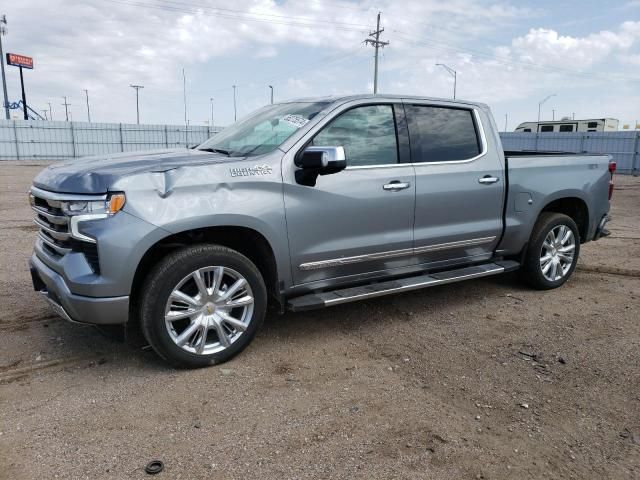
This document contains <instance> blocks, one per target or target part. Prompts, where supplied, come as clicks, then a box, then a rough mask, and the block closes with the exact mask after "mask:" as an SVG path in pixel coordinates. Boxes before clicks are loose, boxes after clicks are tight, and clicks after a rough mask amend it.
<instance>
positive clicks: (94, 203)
mask: <svg viewBox="0 0 640 480" xmlns="http://www.w3.org/2000/svg"><path fill="white" fill-rule="evenodd" d="M125 201H126V198H125V196H124V193H112V194H110V195H109V196H108V197H107V198H106V199H105V200H91V201H85V200H70V201H63V202H61V203H60V208H61V209H62V211H63V212H64V213H65V215H68V216H69V217H71V219H70V221H69V227H70V230H71V236H72V237H73V238H75V239H77V240H83V241H85V242H91V243H96V240H95V238H91V237H89V236H88V235H85V234H84V233H82V232H80V229H79V226H78V224H79V223H80V222H84V221H87V220H100V219H103V218H108V217H110V216H112V215H115V214H116V213H118V212H119V211H120V210H122V207H124V204H125Z"/></svg>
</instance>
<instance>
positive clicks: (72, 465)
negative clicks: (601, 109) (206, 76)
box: [0, 162, 640, 479]
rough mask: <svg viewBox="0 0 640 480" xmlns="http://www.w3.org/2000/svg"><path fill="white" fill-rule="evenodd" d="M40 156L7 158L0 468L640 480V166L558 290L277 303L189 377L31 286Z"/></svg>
mask: <svg viewBox="0 0 640 480" xmlns="http://www.w3.org/2000/svg"><path fill="white" fill-rule="evenodd" d="M40 168H42V167H41V166H39V165H36V166H33V165H27V164H24V163H23V164H17V163H15V162H3V163H2V164H0V251H1V252H2V262H1V264H0V298H2V308H1V309H0V332H1V334H0V351H1V352H2V353H1V355H0V452H2V453H1V455H0V478H8V479H9V478H10V479H19V478H34V479H38V478H65V479H66V478H87V479H99V478H114V479H121V478H133V479H136V478H148V475H147V474H146V473H145V471H144V468H145V466H146V465H147V464H148V463H149V462H150V461H152V460H156V459H159V460H162V462H163V463H164V471H163V472H161V473H160V474H158V475H157V476H156V477H155V478H172V479H175V478H184V479H192V478H212V479H218V478H219V479H236V478H237V479H246V478H260V479H283V478H300V479H303V478H363V479H372V478H384V479H387V478H415V479H463V478H485V479H496V478H517V479H539V478H576V479H603V478H620V479H630V478H639V477H640V446H639V445H638V437H639V436H640V433H639V432H640V368H639V367H640V348H639V347H640V322H638V318H640V315H639V310H640V308H639V307H640V302H639V299H638V297H639V296H640V260H639V259H640V240H639V239H640V208H639V207H640V180H639V179H637V178H632V177H621V176H618V177H617V183H618V184H619V185H621V188H620V190H619V191H616V192H615V194H614V204H613V212H612V213H613V215H614V220H613V222H612V223H611V230H612V232H613V235H612V237H613V238H607V239H603V240H601V241H599V242H595V243H591V244H588V245H586V246H585V248H584V249H583V250H582V258H581V261H580V264H579V266H580V269H578V270H577V271H576V273H575V274H574V276H573V278H572V279H571V280H570V281H569V282H568V283H567V284H566V285H565V286H564V287H562V288H560V289H558V290H553V291H549V292H538V291H533V290H530V289H528V288H526V287H525V286H523V285H522V284H520V283H519V282H518V280H517V277H516V276H515V275H513V274H509V275H504V276H500V277H493V278H487V279H480V280H475V281H469V282H464V283H459V284H452V285H448V286H442V287H436V288H432V289H428V290H424V291H418V292H412V293H407V294H402V295H396V296H390V297H384V298H379V299H375V300H371V301H365V302H360V303H353V304H347V305H343V306H340V307H334V308H330V309H325V310H319V311H312V312H307V313H299V314H292V313H288V314H286V315H284V316H278V315H275V314H271V315H270V316H269V317H268V318H267V320H266V322H265V326H264V328H263V330H262V331H261V332H260V334H259V335H258V337H257V338H256V340H255V341H254V342H253V344H252V345H251V346H250V347H249V348H248V349H247V350H246V351H245V352H244V353H243V354H241V355H240V356H239V357H237V358H235V359H233V360H232V361H230V362H228V363H226V364H224V365H223V366H220V367H211V368H206V369H201V370H174V369H171V368H168V367H167V366H166V365H165V364H163V363H162V362H161V361H160V360H159V359H158V358H157V357H156V355H155V354H154V353H153V352H152V351H149V350H148V349H143V348H141V345H140V344H139V343H136V342H135V341H131V340H130V341H129V342H118V341H115V340H113V339H110V338H108V337H105V336H103V335H102V334H100V332H99V331H97V330H96V329H93V328H88V327H82V326H78V325H74V324H69V323H66V322H64V321H63V320H60V319H57V318H55V317H54V316H53V315H52V314H51V313H50V312H49V310H48V309H47V307H46V305H45V303H44V301H43V300H42V299H40V298H38V295H37V294H36V293H35V292H33V290H32V288H31V284H30V278H29V272H28V269H27V264H26V262H27V259H28V257H29V255H30V252H31V248H32V244H33V241H34V237H35V227H34V226H33V224H32V223H31V213H30V210H29V208H28V205H27V199H26V194H25V192H26V190H27V188H28V185H29V183H30V181H31V178H32V177H33V175H35V174H36V173H37V172H38V170H39V169H40ZM622 237H626V238H625V239H623V238H622ZM607 269H612V270H608V273H607V271H604V270H607ZM613 269H619V270H613ZM561 359H562V360H561ZM563 360H564V361H563ZM525 405H526V407H525ZM527 407H528V408H527ZM621 432H622V433H621Z"/></svg>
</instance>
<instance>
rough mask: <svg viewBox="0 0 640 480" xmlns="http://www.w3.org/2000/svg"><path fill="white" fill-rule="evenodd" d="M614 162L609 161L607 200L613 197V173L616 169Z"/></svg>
mask: <svg viewBox="0 0 640 480" xmlns="http://www.w3.org/2000/svg"><path fill="white" fill-rule="evenodd" d="M616 167H617V164H616V162H609V173H610V174H611V180H609V200H611V197H613V174H614V173H615V171H616Z"/></svg>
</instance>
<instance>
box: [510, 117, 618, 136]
mask: <svg viewBox="0 0 640 480" xmlns="http://www.w3.org/2000/svg"><path fill="white" fill-rule="evenodd" d="M618 123H619V122H618V120H617V119H616V118H589V119H587V120H573V119H571V118H568V117H565V118H563V119H561V120H554V121H551V122H524V123H521V124H520V125H518V126H517V127H516V129H515V131H516V132H534V133H536V132H539V133H545V132H617V131H618Z"/></svg>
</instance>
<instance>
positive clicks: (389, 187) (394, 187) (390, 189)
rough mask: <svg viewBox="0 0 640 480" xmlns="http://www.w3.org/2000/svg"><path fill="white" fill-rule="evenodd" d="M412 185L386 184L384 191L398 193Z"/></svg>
mask: <svg viewBox="0 0 640 480" xmlns="http://www.w3.org/2000/svg"><path fill="white" fill-rule="evenodd" d="M410 186H411V184H410V183H409V182H391V183H386V184H384V185H383V186H382V189H383V190H386V191H388V192H398V191H400V190H404V189H405V188H409V187H410Z"/></svg>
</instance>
